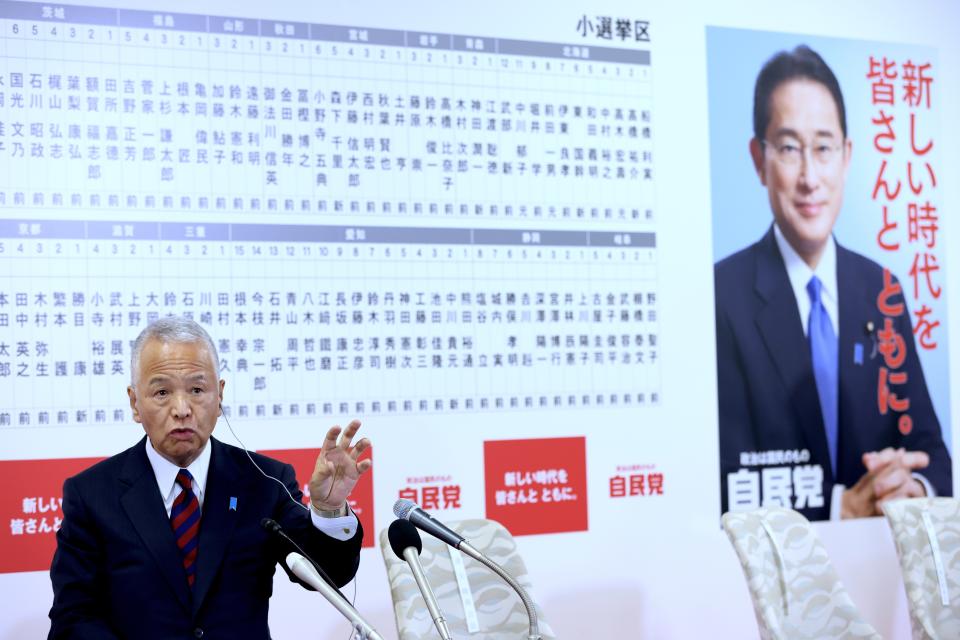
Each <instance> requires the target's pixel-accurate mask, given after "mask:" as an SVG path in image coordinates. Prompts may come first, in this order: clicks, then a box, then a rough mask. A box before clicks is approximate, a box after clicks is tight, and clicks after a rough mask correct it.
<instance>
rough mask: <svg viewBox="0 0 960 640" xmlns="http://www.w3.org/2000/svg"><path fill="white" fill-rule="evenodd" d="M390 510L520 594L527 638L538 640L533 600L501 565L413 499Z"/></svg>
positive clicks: (402, 499)
mask: <svg viewBox="0 0 960 640" xmlns="http://www.w3.org/2000/svg"><path fill="white" fill-rule="evenodd" d="M393 513H394V515H396V516H397V517H398V518H400V519H401V520H408V521H409V522H410V523H411V524H412V525H414V526H415V527H416V528H418V529H420V530H421V531H424V532H426V533H429V534H430V535H432V536H433V537H435V538H437V539H439V540H442V541H443V542H445V543H447V544H448V545H450V546H451V547H453V548H455V549H459V550H460V551H462V552H463V553H465V554H467V555H468V556H470V557H471V558H473V559H474V560H476V561H477V562H479V563H480V564H482V565H484V566H485V567H487V568H488V569H490V570H491V571H493V572H494V573H495V574H497V575H498V576H500V577H501V578H503V580H504V582H506V583H507V584H508V585H510V587H511V588H512V589H513V590H514V591H516V592H517V595H518V596H520V600H521V601H522V602H523V607H524V608H525V609H526V610H527V620H528V621H529V635H528V636H527V638H528V640H540V626H539V623H538V622H537V611H536V607H535V605H534V603H533V599H532V598H531V597H530V596H529V595H528V594H527V592H526V590H525V589H524V588H523V587H521V586H520V583H519V582H517V581H516V580H515V579H514V578H513V576H511V575H510V574H509V573H507V571H506V570H505V569H504V568H503V567H501V566H500V565H499V564H497V563H496V562H494V561H493V560H491V559H490V558H488V557H487V556H485V555H483V554H482V553H480V552H479V551H477V550H476V549H475V548H474V547H473V545H471V544H470V543H469V542H467V540H466V539H465V538H464V537H463V536H461V535H460V534H459V533H457V532H456V531H454V530H453V529H451V528H450V527H448V526H446V525H445V524H443V523H441V522H440V521H439V520H436V519H434V518H433V516H431V515H430V514H429V513H427V512H426V511H424V510H423V509H421V508H420V507H419V506H417V503H416V502H414V501H413V500H407V499H406V498H400V499H399V500H397V501H396V502H395V503H393Z"/></svg>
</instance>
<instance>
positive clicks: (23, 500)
mask: <svg viewBox="0 0 960 640" xmlns="http://www.w3.org/2000/svg"><path fill="white" fill-rule="evenodd" d="M102 459H103V458H65V459H57V460H0V514H2V516H0V517H2V518H3V530H2V533H0V573H14V572H17V571H46V570H48V569H49V568H50V561H51V560H52V559H53V552H54V550H55V549H56V548H57V539H56V532H57V530H58V529H59V528H60V524H61V523H62V522H63V481H64V480H66V479H67V478H69V477H70V476H74V475H76V474H78V473H80V472H81V471H83V470H84V469H86V468H87V467H89V466H91V465H93V464H95V463H97V462H99V461H100V460H102Z"/></svg>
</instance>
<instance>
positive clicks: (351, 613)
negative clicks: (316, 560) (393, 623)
mask: <svg viewBox="0 0 960 640" xmlns="http://www.w3.org/2000/svg"><path fill="white" fill-rule="evenodd" d="M286 564H287V567H289V568H290V571H292V572H293V575H295V576H297V577H298V578H300V579H301V580H303V581H304V582H305V583H307V584H308V585H310V586H311V587H313V588H314V589H316V590H317V591H319V592H320V594H321V595H322V596H323V597H324V598H326V599H327V601H328V602H329V603H330V604H332V605H333V607H334V608H335V609H336V610H337V611H339V612H340V613H341V614H342V615H343V617H344V618H346V619H347V620H349V621H350V624H351V625H352V626H353V629H354V631H356V633H357V636H358V638H360V640H383V636H381V635H380V634H379V633H377V630H376V629H374V628H373V627H372V626H370V623H369V622H367V621H366V620H364V619H363V616H361V615H360V612H358V611H357V610H356V609H354V608H353V605H351V604H350V603H349V602H348V601H347V599H346V598H344V597H343V595H341V593H340V592H339V591H338V590H337V589H334V588H333V587H331V586H330V585H329V584H327V583H326V582H325V581H324V580H323V578H321V577H320V574H319V573H317V569H316V567H314V566H313V563H311V562H310V561H309V560H307V559H306V558H305V557H303V556H302V555H300V554H299V553H297V552H296V551H291V552H290V553H288V554H287V560H286Z"/></svg>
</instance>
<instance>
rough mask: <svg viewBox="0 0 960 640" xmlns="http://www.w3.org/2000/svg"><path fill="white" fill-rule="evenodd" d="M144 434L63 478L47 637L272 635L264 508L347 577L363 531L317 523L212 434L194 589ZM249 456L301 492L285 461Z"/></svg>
mask: <svg viewBox="0 0 960 640" xmlns="http://www.w3.org/2000/svg"><path fill="white" fill-rule="evenodd" d="M145 441H146V439H145V438H144V439H143V440H141V441H140V442H139V443H138V444H136V445H135V446H133V447H131V448H130V449H128V450H126V451H124V452H122V453H120V454H117V455H115V456H113V457H111V458H109V459H107V460H104V461H103V462H101V463H99V464H97V465H95V466H93V467H91V468H90V469H88V470H86V471H84V472H83V473H81V474H79V475H77V476H75V477H73V478H70V479H69V480H67V482H66V483H65V485H64V492H63V511H64V522H63V525H62V527H61V529H60V531H59V532H58V534H57V542H58V547H57V552H56V555H55V556H54V559H53V564H52V566H51V569H50V574H51V579H52V581H53V589H54V603H53V608H52V609H51V612H50V617H51V619H52V622H53V624H52V626H51V630H50V638H84V639H94V638H96V639H101V638H102V639H107V638H110V639H116V638H137V639H138V640H149V639H152V638H156V639H160V638H193V637H203V638H204V640H212V639H213V640H215V639H218V638H223V639H235V638H252V639H263V640H266V639H268V638H269V637H270V633H269V630H268V628H267V606H268V598H269V597H270V594H271V593H272V591H273V574H274V568H275V565H276V561H277V559H278V558H279V557H280V555H281V554H280V553H279V549H277V548H275V547H274V546H273V543H272V542H271V540H270V539H269V538H268V534H267V533H266V531H264V529H263V528H262V527H261V525H260V521H261V519H263V518H264V517H270V518H273V519H274V520H276V521H277V522H279V523H280V524H281V525H282V526H283V528H284V529H285V530H286V532H287V533H288V534H289V535H290V536H291V537H293V538H294V539H296V540H297V541H298V543H300V545H301V546H302V547H303V548H304V549H305V550H306V551H307V553H308V554H309V555H310V556H312V557H313V558H314V559H315V560H317V562H318V563H319V564H320V565H321V566H322V567H323V568H324V569H325V570H326V572H327V573H328V574H329V575H330V577H331V578H333V580H334V581H335V582H337V583H338V584H344V583H346V582H348V581H349V580H350V579H352V578H353V576H354V574H355V573H356V570H357V566H358V563H359V559H360V545H361V540H362V536H363V533H362V530H360V529H359V528H358V531H357V533H356V535H355V536H353V538H351V539H350V540H347V541H344V542H341V541H338V540H335V539H334V538H331V537H330V536H327V535H326V534H324V533H322V532H321V531H319V530H317V529H316V528H314V527H313V525H312V523H311V521H310V515H309V514H308V513H307V512H306V511H305V510H303V509H300V508H299V507H297V505H295V504H294V503H293V502H291V500H290V498H289V497H288V496H287V494H286V493H285V492H284V490H283V488H282V487H281V486H280V485H279V484H277V483H276V482H274V481H272V480H269V479H267V478H265V477H263V475H261V474H260V472H259V471H257V470H256V469H255V468H254V467H253V466H252V465H251V464H250V461H249V460H248V459H247V454H246V453H245V452H244V451H243V450H242V449H238V448H236V447H232V446H230V445H226V444H223V443H220V442H218V441H217V440H215V439H213V438H211V439H210V440H209V443H208V446H211V447H213V450H212V451H211V460H210V470H209V472H208V476H207V485H206V489H205V493H204V500H203V511H202V517H201V521H200V534H199V536H200V546H199V553H198V557H197V570H196V582H195V584H194V586H193V589H192V590H191V588H190V587H188V586H187V579H186V574H185V572H184V569H183V565H182V561H181V556H180V551H179V549H178V548H177V545H176V541H175V540H174V536H173V531H172V529H171V526H170V520H169V519H168V516H167V514H166V511H165V508H164V505H163V499H162V498H161V496H160V492H159V490H158V488H157V481H156V476H155V475H154V473H153V468H152V467H151V466H150V462H149V460H148V458H147V455H146V450H145V448H144V447H145ZM252 455H253V456H254V458H255V459H256V460H257V463H258V464H259V465H260V466H261V467H262V468H263V469H264V471H266V472H267V473H269V474H270V475H272V476H274V477H277V478H279V479H280V480H281V481H282V482H283V484H284V485H286V487H287V488H288V489H289V490H290V492H291V493H292V494H293V497H294V498H296V499H298V500H299V499H300V497H301V495H302V494H301V492H300V490H299V488H298V485H297V480H296V477H295V476H294V472H293V468H292V467H291V466H290V465H287V464H283V463H280V462H278V461H276V460H272V459H270V458H266V457H264V456H260V455H257V454H252ZM306 620H307V622H306V624H309V617H307V618H306Z"/></svg>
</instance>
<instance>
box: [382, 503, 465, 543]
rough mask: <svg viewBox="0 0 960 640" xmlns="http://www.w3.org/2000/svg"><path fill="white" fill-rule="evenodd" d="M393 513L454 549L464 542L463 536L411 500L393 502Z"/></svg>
mask: <svg viewBox="0 0 960 640" xmlns="http://www.w3.org/2000/svg"><path fill="white" fill-rule="evenodd" d="M393 514H394V515H395V516H397V517H398V518H400V519H401V520H409V521H410V523H411V524H413V525H414V526H415V527H416V528H418V529H420V530H421V531H424V532H426V533H429V534H430V535H432V536H433V537H434V538H439V539H440V540H443V541H444V542H446V543H447V544H448V545H450V546H451V547H453V548H454V549H459V548H460V545H461V544H462V543H463V542H465V540H464V538H463V536H461V535H460V534H459V533H457V532H456V531H454V530H453V529H451V528H450V527H448V526H446V525H444V524H443V523H441V522H440V521H439V520H434V519H433V517H432V516H430V514H429V513H427V512H426V511H424V510H423V509H421V508H420V507H418V506H417V503H416V502H414V501H413V500H407V499H406V498H400V499H399V500H397V501H396V502H395V503H393Z"/></svg>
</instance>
